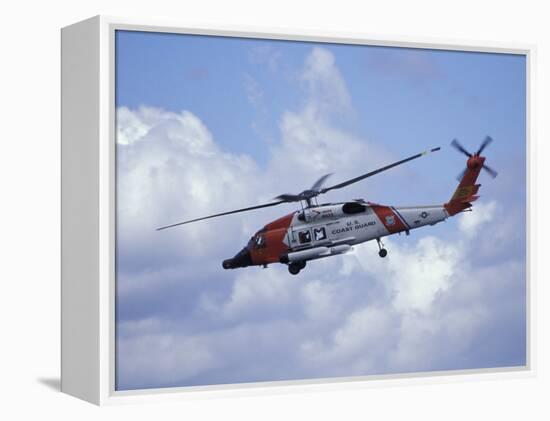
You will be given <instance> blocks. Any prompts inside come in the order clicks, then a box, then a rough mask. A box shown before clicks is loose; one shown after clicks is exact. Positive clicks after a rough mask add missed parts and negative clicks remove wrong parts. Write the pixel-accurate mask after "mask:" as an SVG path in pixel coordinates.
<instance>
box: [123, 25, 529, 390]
mask: <svg viewBox="0 0 550 421" xmlns="http://www.w3.org/2000/svg"><path fill="white" fill-rule="evenodd" d="M116 48H117V57H116V58H117V64H116V105H117V109H118V119H117V126H118V127H117V129H118V134H119V136H118V149H117V152H118V161H117V163H118V180H119V181H118V183H119V184H118V197H117V203H118V209H117V217H118V221H119V226H118V228H117V229H118V231H117V235H118V237H117V242H118V243H117V287H118V290H117V328H118V329H117V335H118V336H117V345H118V347H117V349H118V351H117V355H118V364H119V366H118V371H117V386H118V388H120V389H128V388H148V387H165V386H187V385H202V384H214V383H228V382H229V383H230V382H249V381H270V380H279V379H285V380H288V379H300V378H321V377H333V376H352V375H368V374H381V373H396V372H397V373H399V372H410V371H428V370H441V369H454V368H483V367H495V366H497V367H498V366H510V365H522V364H524V363H525V305H524V301H525V276H524V271H525V59H524V57H523V56H518V55H504V54H488V53H465V52H452V51H433V50H421V49H404V48H390V47H367V46H349V45H337V44H316V43H304V42H286V41H270V40H251V39H242V38H222V37H205V36H188V35H171V34H154V33H143V32H129V31H122V32H120V31H119V32H117V37H116ZM487 134H490V135H491V136H492V137H493V138H494V139H495V142H494V143H493V144H492V145H491V146H490V147H489V148H487V150H486V156H487V157H488V161H487V162H488V163H489V165H491V166H492V167H494V168H495V169H497V171H499V176H498V177H497V178H496V179H494V180H493V179H490V178H489V177H488V176H487V175H486V174H482V175H481V177H480V181H479V182H480V183H481V184H482V187H481V190H480V193H481V199H480V200H479V201H478V202H476V204H475V207H474V209H475V210H474V212H471V213H468V214H465V215H460V216H459V217H456V218H451V219H449V220H448V221H447V222H446V223H445V224H441V225H438V226H436V227H433V228H426V229H423V230H418V231H415V232H414V233H411V236H410V237H404V236H400V237H392V238H390V239H389V240H387V243H388V245H389V246H388V249H389V253H390V255H389V258H388V259H384V260H383V261H382V259H379V258H378V256H377V255H376V253H375V247H376V246H375V245H374V248H373V246H372V244H366V245H363V246H359V247H357V248H356V249H357V250H356V251H355V253H354V254H353V255H351V256H343V257H342V258H334V259H324V260H323V261H319V262H316V264H312V265H311V268H310V266H308V268H307V270H306V271H305V272H304V273H302V274H300V276H301V277H302V278H301V279H300V280H297V279H296V278H293V279H288V278H289V275H288V274H287V272H286V270H285V268H284V267H279V268H276V267H270V268H269V269H266V270H263V269H262V270H260V269H256V268H250V269H244V270H242V271H223V270H222V269H221V266H220V262H221V260H222V259H224V258H227V257H230V256H232V255H233V254H234V253H235V252H236V251H237V250H238V249H239V248H240V247H242V245H243V244H244V243H245V242H246V240H247V238H248V237H249V236H250V235H251V234H252V233H253V232H254V231H256V230H257V229H258V228H259V227H261V226H262V225H263V224H265V223H266V222H268V221H270V220H271V219H273V218H275V217H277V216H279V215H280V214H284V213H288V212H290V211H292V210H293V207H292V206H286V207H281V208H279V209H269V210H265V211H261V212H257V213H256V214H245V215H240V216H239V215H237V216H231V217H227V218H224V219H223V220H215V221H211V222H208V223H200V224H197V225H195V226H192V227H191V226H190V227H185V228H182V229H174V230H172V231H171V232H163V234H162V235H159V234H158V233H157V232H154V228H155V227H157V226H161V225H166V224H168V223H172V222H175V221H178V220H182V219H187V218H188V217H189V218H192V217H198V216H202V215H205V214H209V213H216V212H219V211H224V210H228V209H231V208H236V207H243V206H247V205H253V204H256V203H261V202H265V201H269V200H270V199H271V198H273V197H274V196H276V195H278V194H281V193H286V192H298V191H301V190H303V189H304V188H307V187H309V186H310V185H311V184H312V183H313V182H314V181H315V180H316V179H317V178H318V177H319V176H320V175H322V174H325V173H328V172H334V173H335V175H334V176H333V178H332V181H334V182H336V181H338V180H342V179H345V178H347V177H352V176H355V175H358V174H361V173H363V172H366V171H369V170H371V169H373V168H376V167H377V166H381V165H384V164H387V163H389V162H391V161H393V160H397V159H401V158H403V157H406V156H409V155H412V154H415V153H417V152H419V151H422V150H425V149H427V148H431V147H435V146H442V150H441V152H438V153H437V154H433V155H431V156H430V157H429V158H424V159H422V160H418V161H415V162H413V163H411V164H410V165H408V166H406V167H401V168H399V169H395V170H392V171H389V172H387V173H385V174H383V175H379V176H377V177H373V178H371V179H369V180H368V182H365V183H359V184H358V185H354V186H352V187H350V188H349V189H346V190H345V191H337V192H334V193H332V192H331V194H330V197H328V196H327V200H333V201H336V200H346V199H348V198H356V197H363V198H365V199H367V200H371V201H375V202H380V203H387V204H393V205H414V204H437V203H443V202H445V201H446V200H447V199H448V198H449V197H450V196H451V194H452V192H453V191H454V188H455V187H456V180H455V177H456V175H457V174H458V173H459V172H460V171H461V170H462V168H463V167H464V164H465V159H464V158H465V157H464V156H463V155H460V154H458V153H457V152H456V151H455V150H453V149H452V148H450V147H449V143H450V141H451V140H452V139H453V138H454V137H456V138H458V139H459V140H460V141H461V142H462V143H463V144H464V146H466V148H467V149H469V150H471V151H474V150H476V149H477V147H478V146H479V143H480V142H481V141H482V139H483V138H484V136H485V135H487ZM220 233H221V234H220ZM373 256H374V257H373ZM366 262H367V263H366ZM405 262H407V264H405ZM302 275H303V276H302ZM384 279H388V282H384ZM499 281H500V282H499ZM327 311H328V312H330V313H333V314H331V315H330V316H329V315H327V314H326V313H327ZM472 315H475V317H474V316H472ZM437 320H439V321H437ZM441 320H447V321H448V323H447V324H446V325H441ZM371 323H372V324H373V325H374V324H376V325H378V326H385V330H384V332H378V331H376V330H375V329H374V328H372V329H374V330H372V331H371V330H369V328H367V327H365V326H371ZM458 331H460V337H461V338H462V339H461V341H462V342H464V343H462V342H460V343H457V344H454V347H453V350H452V351H450V350H449V349H448V348H447V347H448V346H449V344H450V343H453V338H454V337H453V335H454V334H455V333H456V332H458ZM427 332H428V333H427ZM362 335H363V336H362ZM352 337H353V338H360V339H361V338H363V339H362V340H357V341H355V342H354V341H352V340H351V339H350V338H352ZM277 338H278V339H277ZM276 339H277V340H276ZM372 341H375V342H376V344H377V345H376V346H373V343H372ZM418 341H421V342H422V343H423V344H424V345H423V347H420V348H421V349H419V347H418V345H417V342H418ZM251 342H252V343H257V344H259V345H258V346H259V350H258V352H257V355H255V356H252V355H250V344H251ZM369 350H370V351H369ZM369 352H370V353H369ZM408 352H412V353H415V352H416V354H417V355H416V356H415V357H414V358H412V357H410V356H409V357H405V355H408ZM366 354H367V356H365V355H366ZM183 355H185V357H184V356H183ZM388 355H391V357H388ZM260 357H263V358H269V361H271V363H270V364H269V365H266V364H265V362H264V363H263V362H262V358H260Z"/></svg>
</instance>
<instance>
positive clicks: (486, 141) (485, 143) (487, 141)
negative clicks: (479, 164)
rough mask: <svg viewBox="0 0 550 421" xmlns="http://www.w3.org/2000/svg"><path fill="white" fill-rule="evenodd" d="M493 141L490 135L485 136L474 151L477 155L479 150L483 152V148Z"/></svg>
mask: <svg viewBox="0 0 550 421" xmlns="http://www.w3.org/2000/svg"><path fill="white" fill-rule="evenodd" d="M492 141H493V138H492V137H491V136H486V137H485V139H484V140H483V142H482V143H481V146H480V147H479V149H478V151H477V152H476V155H477V156H479V155H480V154H481V152H483V149H485V148H486V147H487V146H488V145H489V143H491V142H492Z"/></svg>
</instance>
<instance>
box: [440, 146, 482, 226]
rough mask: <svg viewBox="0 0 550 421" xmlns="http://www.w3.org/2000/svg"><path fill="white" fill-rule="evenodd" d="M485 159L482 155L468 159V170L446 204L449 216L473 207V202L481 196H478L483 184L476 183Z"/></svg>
mask: <svg viewBox="0 0 550 421" xmlns="http://www.w3.org/2000/svg"><path fill="white" fill-rule="evenodd" d="M484 161H485V158H484V157H482V156H472V157H470V158H469V159H468V162H467V165H466V170H465V171H464V175H463V176H462V178H461V180H460V183H459V185H458V187H457V188H456V190H455V192H454V194H453V197H451V200H450V201H449V202H447V203H445V205H444V207H445V210H446V211H447V213H448V214H449V216H453V215H456V214H457V213H459V212H462V211H464V210H466V209H469V208H471V207H472V202H473V201H475V200H477V199H478V198H479V196H477V191H478V190H479V186H481V184H476V181H477V177H478V176H479V172H480V171H481V168H482V167H483V162H484Z"/></svg>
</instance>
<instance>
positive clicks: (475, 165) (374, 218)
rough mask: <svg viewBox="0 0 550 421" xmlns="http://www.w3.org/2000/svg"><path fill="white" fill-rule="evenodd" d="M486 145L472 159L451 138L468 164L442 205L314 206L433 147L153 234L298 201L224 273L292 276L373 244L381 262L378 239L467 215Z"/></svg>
mask: <svg viewBox="0 0 550 421" xmlns="http://www.w3.org/2000/svg"><path fill="white" fill-rule="evenodd" d="M491 142H492V138H491V137H489V136H487V137H486V138H485V139H484V141H483V142H482V143H481V146H480V147H479V149H478V150H477V152H475V153H474V154H471V153H470V152H468V151H467V150H466V149H465V148H464V147H463V146H462V145H460V143H458V141H457V140H456V139H454V140H453V141H452V143H451V145H452V146H453V147H455V148H456V149H458V150H459V151H460V152H462V153H463V154H465V155H466V156H467V157H468V160H467V161H466V168H465V169H464V171H463V172H462V173H461V175H460V176H459V177H458V179H459V181H460V183H459V185H458V187H457V189H456V190H455V192H454V194H453V196H452V197H451V199H450V200H449V201H448V202H447V203H445V204H443V205H433V206H407V207H397V206H386V205H380V204H376V203H372V202H366V201H364V200H362V199H356V200H352V201H349V202H345V203H323V204H318V202H317V196H319V195H321V194H325V193H327V192H329V191H331V190H336V189H341V188H343V187H346V186H349V185H350V184H353V183H357V182H358V181H361V180H364V179H366V178H368V177H371V176H373V175H376V174H379V173H381V172H383V171H386V170H389V169H390V168H393V167H396V166H398V165H401V164H404V163H406V162H409V161H412V160H414V159H417V158H420V157H422V156H424V155H427V154H428V153H431V152H436V151H438V150H440V149H441V148H439V147H438V148H434V149H431V150H428V151H425V152H422V153H419V154H416V155H413V156H410V157H408V158H405V159H403V160H401V161H397V162H394V163H393V164H390V165H386V166H385V167H382V168H379V169H377V170H374V171H371V172H368V173H366V174H363V175H360V176H358V177H355V178H352V179H350V180H347V181H344V182H342V183H339V184H335V185H333V186H330V187H323V185H324V183H325V181H326V180H327V178H328V177H329V176H330V175H331V174H327V175H324V176H323V177H321V178H320V179H319V180H318V181H317V182H316V183H315V184H314V185H313V186H312V187H311V188H310V189H308V190H304V191H303V192H301V193H299V194H282V195H280V196H278V197H276V198H275V199H274V200H277V201H276V202H271V203H266V204H262V205H257V206H251V207H248V208H243V209H237V210H232V211H229V212H222V213H218V214H215V215H210V216H205V217H202V218H197V219H192V220H189V221H184V222H179V223H176V224H172V225H167V226H164V227H161V228H158V229H157V230H163V229H166V228H171V227H175V226H179V225H184V224H189V223H191V222H197V221H202V220H205V219H210V218H216V217H218V216H223V215H230V214H234V213H239V212H248V211H251V210H255V209H261V208H267V207H271V206H277V205H280V204H283V203H289V202H300V204H301V209H300V210H297V211H294V212H292V213H290V214H288V215H286V216H283V217H282V218H279V219H277V220H275V221H273V222H270V223H269V224H267V225H266V226H264V227H263V228H262V229H261V230H259V231H258V232H256V234H254V235H253V236H252V238H251V239H250V241H249V242H248V244H247V245H246V246H245V247H244V248H243V249H242V250H241V251H240V252H238V253H237V254H236V255H235V256H234V257H233V258H231V259H227V260H224V261H223V263H222V266H223V268H224V269H235V268H242V267H247V266H264V267H267V265H269V264H271V263H283V264H286V265H288V271H289V272H290V273H291V274H293V275H297V274H298V273H299V272H300V270H302V269H304V268H305V266H306V262H308V261H309V260H315V259H321V258H324V257H329V256H334V255H338V254H343V253H347V252H348V251H350V250H352V247H353V246H354V245H356V244H360V243H364V242H365V241H370V240H376V241H377V243H378V248H379V252H378V254H379V255H380V257H386V255H387V253H388V252H387V251H386V249H385V248H384V246H383V244H382V241H381V238H382V237H385V236H388V235H392V234H397V233H401V232H405V233H406V234H407V235H409V231H410V230H413V229H416V228H420V227H423V226H426V225H435V224H437V223H439V222H441V221H444V220H445V219H447V218H448V217H450V216H453V215H456V214H457V213H460V212H464V211H466V210H470V208H471V207H472V202H473V201H475V200H476V199H478V197H479V196H477V195H476V194H477V192H478V190H479V186H480V184H476V181H477V178H478V176H479V173H480V171H481V169H482V168H483V169H485V170H486V171H487V172H488V173H489V174H490V175H491V176H492V177H493V178H494V177H496V175H497V172H496V171H495V170H493V169H491V168H490V167H488V166H487V165H485V157H483V156H481V153H482V152H483V150H484V149H485V148H486V147H487V145H488V144H489V143H491Z"/></svg>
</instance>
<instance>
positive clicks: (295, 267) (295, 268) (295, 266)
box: [288, 263, 302, 275]
mask: <svg viewBox="0 0 550 421" xmlns="http://www.w3.org/2000/svg"><path fill="white" fill-rule="evenodd" d="M301 269H302V268H301V267H300V263H291V264H289V265H288V271H289V272H290V273H291V274H292V275H298V274H299V273H300V270H301Z"/></svg>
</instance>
